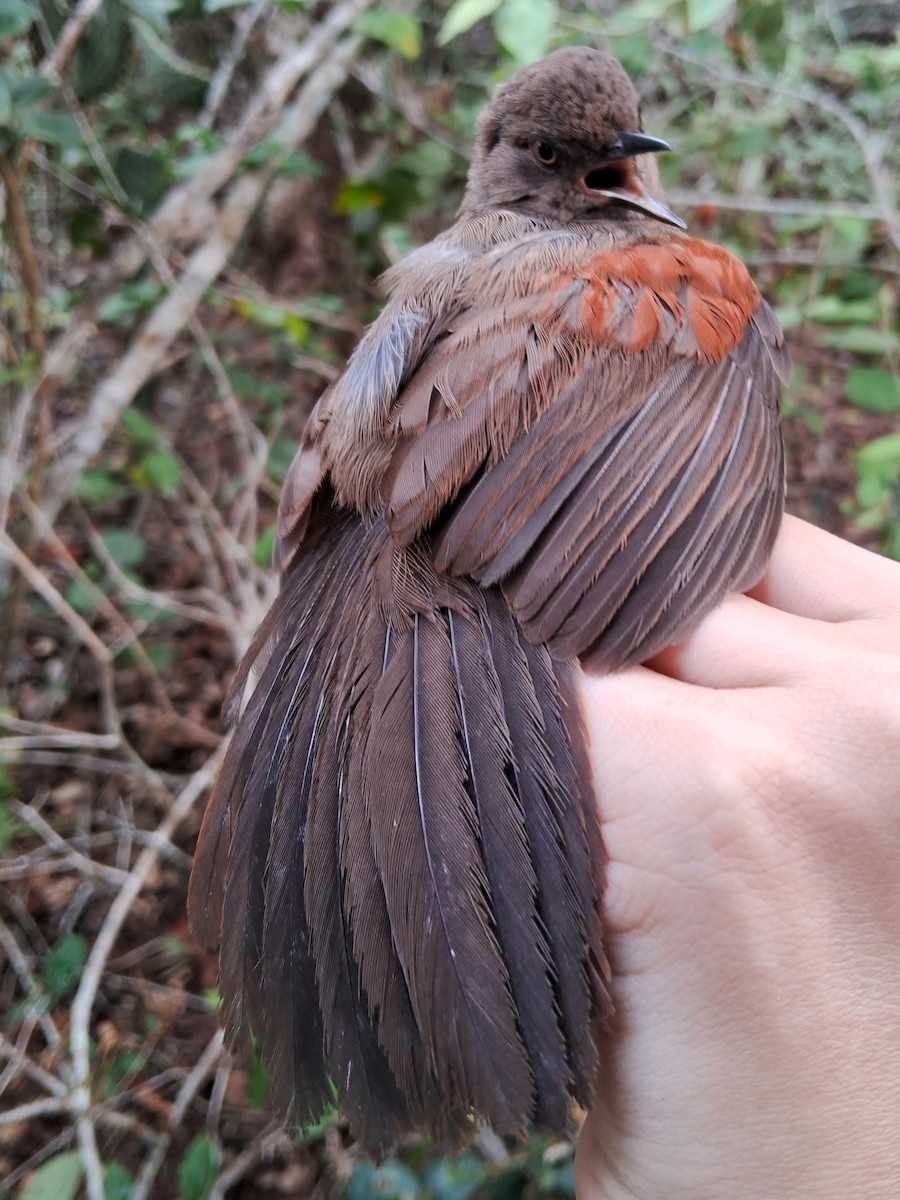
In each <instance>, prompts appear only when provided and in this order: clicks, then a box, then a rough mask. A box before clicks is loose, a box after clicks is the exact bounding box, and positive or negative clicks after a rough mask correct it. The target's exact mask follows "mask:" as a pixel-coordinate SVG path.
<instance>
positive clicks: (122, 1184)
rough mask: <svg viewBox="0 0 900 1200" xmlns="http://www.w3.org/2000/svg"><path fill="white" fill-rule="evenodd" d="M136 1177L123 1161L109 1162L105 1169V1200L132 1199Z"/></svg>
mask: <svg viewBox="0 0 900 1200" xmlns="http://www.w3.org/2000/svg"><path fill="white" fill-rule="evenodd" d="M133 1189H134V1177H133V1176H132V1175H131V1172H130V1171H127V1170H126V1169H125V1168H124V1167H123V1166H122V1164H121V1163H118V1162H115V1161H113V1162H108V1163H107V1164H106V1167H105V1168H104V1171H103V1200H130V1196H131V1193H132V1190H133Z"/></svg>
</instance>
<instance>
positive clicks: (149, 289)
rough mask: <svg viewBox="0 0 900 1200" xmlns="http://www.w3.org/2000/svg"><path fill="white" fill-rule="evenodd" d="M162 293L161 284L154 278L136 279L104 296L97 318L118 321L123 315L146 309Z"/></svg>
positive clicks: (130, 314) (128, 315)
mask: <svg viewBox="0 0 900 1200" xmlns="http://www.w3.org/2000/svg"><path fill="white" fill-rule="evenodd" d="M162 293H163V287H162V284H161V283H159V282H158V281H157V280H155V279H138V280H137V281H136V282H135V283H126V284H124V285H123V286H122V287H121V288H120V289H119V291H117V292H113V294H112V295H111V296H107V297H106V299H105V300H104V301H103V303H102V304H101V305H100V306H99V308H98V309H97V319H98V320H99V321H109V322H111V323H113V324H115V323H118V322H119V321H122V320H124V319H125V317H130V316H132V314H134V313H136V312H143V311H144V310H145V309H148V308H149V307H150V306H151V305H152V304H155V303H156V301H157V300H158V299H159V298H160V296H161V295H162Z"/></svg>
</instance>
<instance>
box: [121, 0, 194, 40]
mask: <svg viewBox="0 0 900 1200" xmlns="http://www.w3.org/2000/svg"><path fill="white" fill-rule="evenodd" d="M124 3H125V7H126V8H129V9H131V11H132V12H133V13H134V15H135V16H136V17H137V18H138V19H139V20H141V21H146V22H147V24H148V25H151V26H152V27H153V28H154V29H155V30H156V32H157V33H159V34H160V35H162V36H163V37H165V36H167V35H168V34H169V13H172V12H175V10H176V9H177V8H178V7H179V5H180V3H181V0H124Z"/></svg>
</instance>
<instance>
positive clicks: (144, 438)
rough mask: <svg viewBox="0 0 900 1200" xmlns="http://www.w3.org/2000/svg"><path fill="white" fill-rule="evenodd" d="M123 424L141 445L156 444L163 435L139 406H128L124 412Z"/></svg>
mask: <svg viewBox="0 0 900 1200" xmlns="http://www.w3.org/2000/svg"><path fill="white" fill-rule="evenodd" d="M122 424H123V425H124V426H125V428H126V429H127V430H128V432H129V433H130V434H131V436H132V438H133V439H134V440H135V441H136V442H138V443H139V444H141V445H144V446H155V445H156V444H157V443H158V442H159V439H160V437H161V436H162V435H161V433H160V431H159V429H158V428H157V427H156V425H154V424H153V422H152V421H151V420H150V418H149V417H145V416H144V414H143V413H142V412H141V411H140V409H137V408H127V409H126V410H125V412H124V413H122Z"/></svg>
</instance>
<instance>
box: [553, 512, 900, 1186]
mask: <svg viewBox="0 0 900 1200" xmlns="http://www.w3.org/2000/svg"><path fill="white" fill-rule="evenodd" d="M584 701H585V715H586V720H587V724H588V729H589V731H590V735H591V741H592V745H593V759H594V770H595V778H596V785H597V794H598V796H599V797H600V803H601V807H602V816H603V821H604V838H605V842H606V848H607V851H608V854H609V876H608V889H607V893H606V899H605V928H606V930H607V931H608V941H607V946H608V953H609V956H610V959H611V962H612V966H613V972H614V978H613V982H612V992H613V1000H614V1003H615V1006H616V1014H615V1016H614V1018H613V1021H612V1026H611V1029H610V1031H609V1033H608V1035H606V1036H605V1037H604V1039H603V1042H602V1045H601V1055H602V1059H603V1069H602V1071H601V1076H600V1079H601V1085H600V1088H599V1094H598V1099H597V1104H596V1107H595V1109H594V1110H593V1111H592V1112H591V1113H590V1115H589V1116H588V1118H587V1120H586V1122H585V1125H584V1128H583V1130H582V1134H581V1138H580V1141H579V1145H578V1150H577V1153H576V1164H575V1176H576V1187H577V1193H578V1196H579V1200H832V1198H834V1200H838V1198H839V1200H855V1198H857V1197H858V1198H860V1200H862V1198H863V1197H865V1198H866V1200H896V1197H897V1196H898V1195H900V566H898V565H897V564H896V563H891V562H888V561H886V560H883V559H879V558H878V557H877V556H875V555H871V554H868V553H866V552H865V551H862V550H859V549H858V548H856V547H853V546H851V545H849V544H847V543H845V542H842V541H840V540H839V539H837V538H834V537H832V536H830V535H829V534H826V533H823V532H822V531H820V530H817V529H815V528H814V527H813V526H811V525H807V524H805V523H804V522H802V521H799V520H796V519H792V518H788V519H786V520H785V523H784V526H783V528H782V531H781V533H780V534H779V537H778V541H777V543H776V546H775V551H774V555H773V559H772V563H771V566H770V568H769V571H768V574H767V576H766V578H765V579H764V580H763V582H762V584H761V585H760V586H759V587H758V588H757V589H756V590H755V593H754V598H750V597H746V596H733V597H731V598H729V600H728V601H726V603H725V604H724V605H722V606H721V607H720V608H719V609H717V610H716V611H715V612H714V613H712V614H711V615H710V616H709V617H707V618H706V619H705V620H704V621H703V623H702V624H701V625H700V626H699V628H698V629H697V630H696V631H695V632H694V634H693V635H692V636H691V637H690V638H689V639H688V640H687V641H686V642H685V643H684V644H683V645H681V646H680V647H677V648H675V649H672V650H669V651H666V652H665V654H664V655H662V656H660V658H659V659H658V660H656V661H655V662H654V664H653V668H651V667H635V668H633V669H631V670H629V671H626V672H624V673H622V674H620V675H616V676H607V677H603V678H592V677H587V678H586V679H585V683H584Z"/></svg>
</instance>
